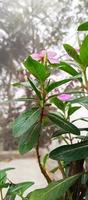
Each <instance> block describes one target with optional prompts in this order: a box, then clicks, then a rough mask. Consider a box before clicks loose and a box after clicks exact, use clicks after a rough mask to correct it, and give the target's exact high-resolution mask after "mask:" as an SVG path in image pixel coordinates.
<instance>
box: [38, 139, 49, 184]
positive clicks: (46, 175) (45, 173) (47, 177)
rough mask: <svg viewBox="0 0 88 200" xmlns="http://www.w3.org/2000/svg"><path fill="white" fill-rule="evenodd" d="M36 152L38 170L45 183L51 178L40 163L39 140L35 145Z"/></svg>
mask: <svg viewBox="0 0 88 200" xmlns="http://www.w3.org/2000/svg"><path fill="white" fill-rule="evenodd" d="M36 154H37V159H38V164H39V167H40V170H41V172H42V174H43V176H44V177H45V178H46V180H47V183H51V182H52V180H51V178H50V177H49V175H48V174H47V172H46V170H45V169H44V167H43V166H42V164H41V160H40V154H39V142H38V144H37V147H36Z"/></svg>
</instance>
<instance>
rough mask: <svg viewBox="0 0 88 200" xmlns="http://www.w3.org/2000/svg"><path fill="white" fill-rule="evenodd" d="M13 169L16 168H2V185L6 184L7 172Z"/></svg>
mask: <svg viewBox="0 0 88 200" xmlns="http://www.w3.org/2000/svg"><path fill="white" fill-rule="evenodd" d="M13 169H14V168H6V169H2V170H0V185H2V184H4V183H5V182H6V177H7V174H6V172H7V171H9V170H13Z"/></svg>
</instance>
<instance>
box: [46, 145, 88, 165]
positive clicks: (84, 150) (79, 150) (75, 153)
mask: <svg viewBox="0 0 88 200" xmlns="http://www.w3.org/2000/svg"><path fill="white" fill-rule="evenodd" d="M49 157H50V158H51V159H54V160H64V161H65V162H67V163H70V162H72V161H76V160H82V159H85V158H86V157H88V141H84V142H80V143H76V144H72V145H63V146H61V147H58V148H56V149H54V150H53V151H51V152H50V154H49Z"/></svg>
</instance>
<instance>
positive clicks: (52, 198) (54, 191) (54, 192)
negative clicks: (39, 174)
mask: <svg viewBox="0 0 88 200" xmlns="http://www.w3.org/2000/svg"><path fill="white" fill-rule="evenodd" d="M79 177H80V175H79V174H78V175H75V176H71V177H69V178H66V179H65V180H60V181H57V182H53V183H51V184H49V185H48V186H47V187H46V188H43V189H38V190H35V191H33V192H32V193H31V194H30V196H29V200H47V199H48V200H57V199H60V198H61V197H62V196H63V195H64V193H65V192H66V191H67V190H68V189H69V188H70V187H71V186H72V185H73V184H74V183H75V181H76V180H77V179H78V178H79Z"/></svg>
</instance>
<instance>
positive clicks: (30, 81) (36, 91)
mask: <svg viewBox="0 0 88 200" xmlns="http://www.w3.org/2000/svg"><path fill="white" fill-rule="evenodd" d="M28 81H29V83H30V84H31V86H32V88H33V90H34V91H35V93H36V95H37V96H38V97H39V99H41V93H40V91H39V90H38V89H37V88H36V86H35V84H34V83H33V81H32V80H31V79H29V78H28Z"/></svg>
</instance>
